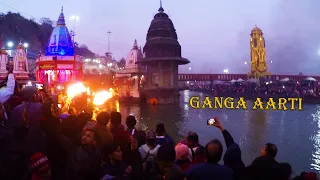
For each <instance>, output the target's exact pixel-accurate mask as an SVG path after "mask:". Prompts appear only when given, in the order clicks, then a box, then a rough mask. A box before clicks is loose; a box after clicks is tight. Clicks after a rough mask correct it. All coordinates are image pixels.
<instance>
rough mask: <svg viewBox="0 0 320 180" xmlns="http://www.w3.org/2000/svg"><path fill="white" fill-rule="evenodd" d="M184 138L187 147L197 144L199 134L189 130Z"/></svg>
mask: <svg viewBox="0 0 320 180" xmlns="http://www.w3.org/2000/svg"><path fill="white" fill-rule="evenodd" d="M186 140H187V145H188V146H189V147H192V146H194V145H197V144H199V136H198V134H197V133H195V132H189V133H188V135H187V137H186Z"/></svg>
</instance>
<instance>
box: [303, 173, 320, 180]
mask: <svg viewBox="0 0 320 180" xmlns="http://www.w3.org/2000/svg"><path fill="white" fill-rule="evenodd" d="M303 177H304V179H305V180H318V176H317V174H316V173H314V172H308V173H306V174H304V175H303Z"/></svg>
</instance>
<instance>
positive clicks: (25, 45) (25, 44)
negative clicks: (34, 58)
mask: <svg viewBox="0 0 320 180" xmlns="http://www.w3.org/2000/svg"><path fill="white" fill-rule="evenodd" d="M23 47H24V48H25V49H26V55H27V57H28V47H29V44H28V43H26V42H25V43H23Z"/></svg>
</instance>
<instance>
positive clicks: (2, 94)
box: [0, 73, 16, 103]
mask: <svg viewBox="0 0 320 180" xmlns="http://www.w3.org/2000/svg"><path fill="white" fill-rule="evenodd" d="M15 84H16V82H15V79H14V75H13V74H12V73H10V74H9V75H8V81H7V86H4V87H2V88H1V89H0V102H1V103H5V102H6V101H7V100H8V99H9V98H10V97H11V96H12V95H13V94H14V87H15Z"/></svg>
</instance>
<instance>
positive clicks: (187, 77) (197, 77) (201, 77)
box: [178, 74, 320, 81]
mask: <svg viewBox="0 0 320 180" xmlns="http://www.w3.org/2000/svg"><path fill="white" fill-rule="evenodd" d="M307 77H313V78H315V79H316V80H318V81H320V76H305V75H271V77H270V78H269V79H270V80H274V81H276V80H281V79H284V78H289V79H292V80H296V81H301V80H304V79H306V78H307ZM239 78H241V79H244V80H246V79H249V78H248V75H247V74H179V75H178V81H215V80H220V81H231V80H232V79H234V80H237V79H239Z"/></svg>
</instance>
